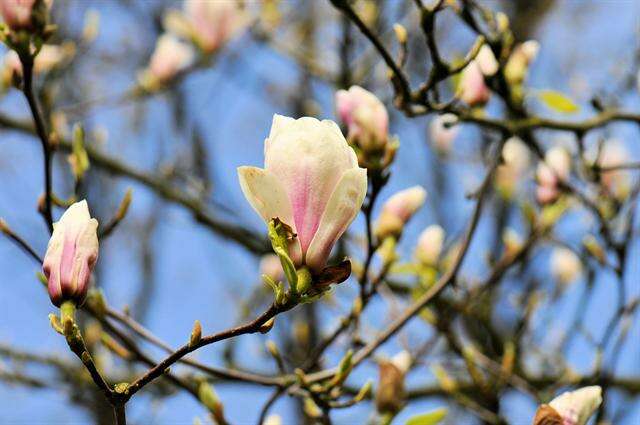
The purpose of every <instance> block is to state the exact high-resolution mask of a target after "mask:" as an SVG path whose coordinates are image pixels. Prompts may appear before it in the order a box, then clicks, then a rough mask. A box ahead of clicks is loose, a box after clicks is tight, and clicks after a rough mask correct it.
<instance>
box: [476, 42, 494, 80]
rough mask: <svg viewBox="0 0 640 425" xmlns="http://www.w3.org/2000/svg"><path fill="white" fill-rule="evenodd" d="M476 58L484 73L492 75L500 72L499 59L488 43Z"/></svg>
mask: <svg viewBox="0 0 640 425" xmlns="http://www.w3.org/2000/svg"><path fill="white" fill-rule="evenodd" d="M475 60H476V62H477V63H478V66H479V67H480V71H481V72H482V74H483V75H485V76H487V77H490V76H492V75H495V73H496V72H498V61H497V60H496V57H495V55H494V54H493V51H492V50H491V47H489V46H488V45H486V44H484V45H482V47H481V48H480V51H479V52H478V55H477V56H476V59H475Z"/></svg>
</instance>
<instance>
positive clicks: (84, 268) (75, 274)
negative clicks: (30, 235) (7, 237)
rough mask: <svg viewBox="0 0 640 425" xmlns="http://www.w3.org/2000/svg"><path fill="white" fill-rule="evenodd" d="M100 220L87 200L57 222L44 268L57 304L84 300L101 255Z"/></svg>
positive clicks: (50, 293)
mask: <svg viewBox="0 0 640 425" xmlns="http://www.w3.org/2000/svg"><path fill="white" fill-rule="evenodd" d="M97 229H98V221H97V220H96V219H95V218H91V216H90V215H89V207H88V206H87V201H81V202H76V203H75V204H73V205H71V206H70V207H69V208H68V209H67V211H65V213H64V214H63V215H62V217H61V218H60V220H59V221H58V222H57V223H55V225H54V229H53V234H52V235H51V239H50V240H49V245H48V246H47V252H46V254H45V256H44V262H43V265H42V271H43V273H44V274H45V276H46V277H47V280H48V289H49V297H50V298H51V302H53V304H54V305H56V306H60V304H62V303H63V302H64V301H73V302H75V303H76V304H82V302H83V301H84V299H85V297H86V295H87V291H88V290H89V279H90V278H91V272H92V270H93V267H94V266H95V264H96V260H97V259H98V235H97V232H96V231H97Z"/></svg>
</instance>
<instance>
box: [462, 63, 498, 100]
mask: <svg viewBox="0 0 640 425" xmlns="http://www.w3.org/2000/svg"><path fill="white" fill-rule="evenodd" d="M458 97H459V98H460V100H462V101H463V102H464V103H466V104H467V105H469V106H483V105H484V104H485V103H487V102H488V101H489V97H491V91H490V90H489V87H487V84H486V83H485V81H484V75H483V74H482V70H481V69H480V66H479V65H478V62H477V61H475V60H472V61H471V62H470V63H469V64H468V65H467V66H466V67H465V68H464V70H463V71H462V76H461V77H460V84H459V86H458Z"/></svg>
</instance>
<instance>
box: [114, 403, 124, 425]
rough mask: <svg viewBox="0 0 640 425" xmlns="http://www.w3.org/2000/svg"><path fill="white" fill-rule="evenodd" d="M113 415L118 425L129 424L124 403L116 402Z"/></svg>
mask: <svg viewBox="0 0 640 425" xmlns="http://www.w3.org/2000/svg"><path fill="white" fill-rule="evenodd" d="M113 416H114V418H115V421H116V424H117V425H126V424H127V415H126V412H125V409H124V404H116V405H114V406H113Z"/></svg>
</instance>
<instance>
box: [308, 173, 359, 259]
mask: <svg viewBox="0 0 640 425" xmlns="http://www.w3.org/2000/svg"><path fill="white" fill-rule="evenodd" d="M366 193H367V170H366V169H364V168H353V169H351V170H348V171H347V172H345V173H344V174H343V175H342V178H341V179H340V181H339V182H338V184H337V185H336V189H335V191H334V192H333V193H332V194H331V198H330V199H329V202H328V203H327V207H326V209H325V211H324V213H323V214H322V218H321V219H320V225H319V226H318V230H317V232H316V234H315V236H314V237H313V240H312V241H311V245H309V249H308V251H307V257H306V260H305V262H306V264H307V265H308V266H309V267H311V268H312V269H315V270H318V269H320V268H322V266H324V264H325V262H326V260H327V257H328V256H329V254H330V253H331V248H332V247H333V244H334V243H335V242H336V241H337V240H338V239H339V238H340V236H342V234H343V233H344V232H345V230H347V227H349V224H351V222H352V221H353V219H354V218H355V217H356V215H358V211H359V210H360V207H361V206H362V202H363V201H364V197H365V195H366Z"/></svg>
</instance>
